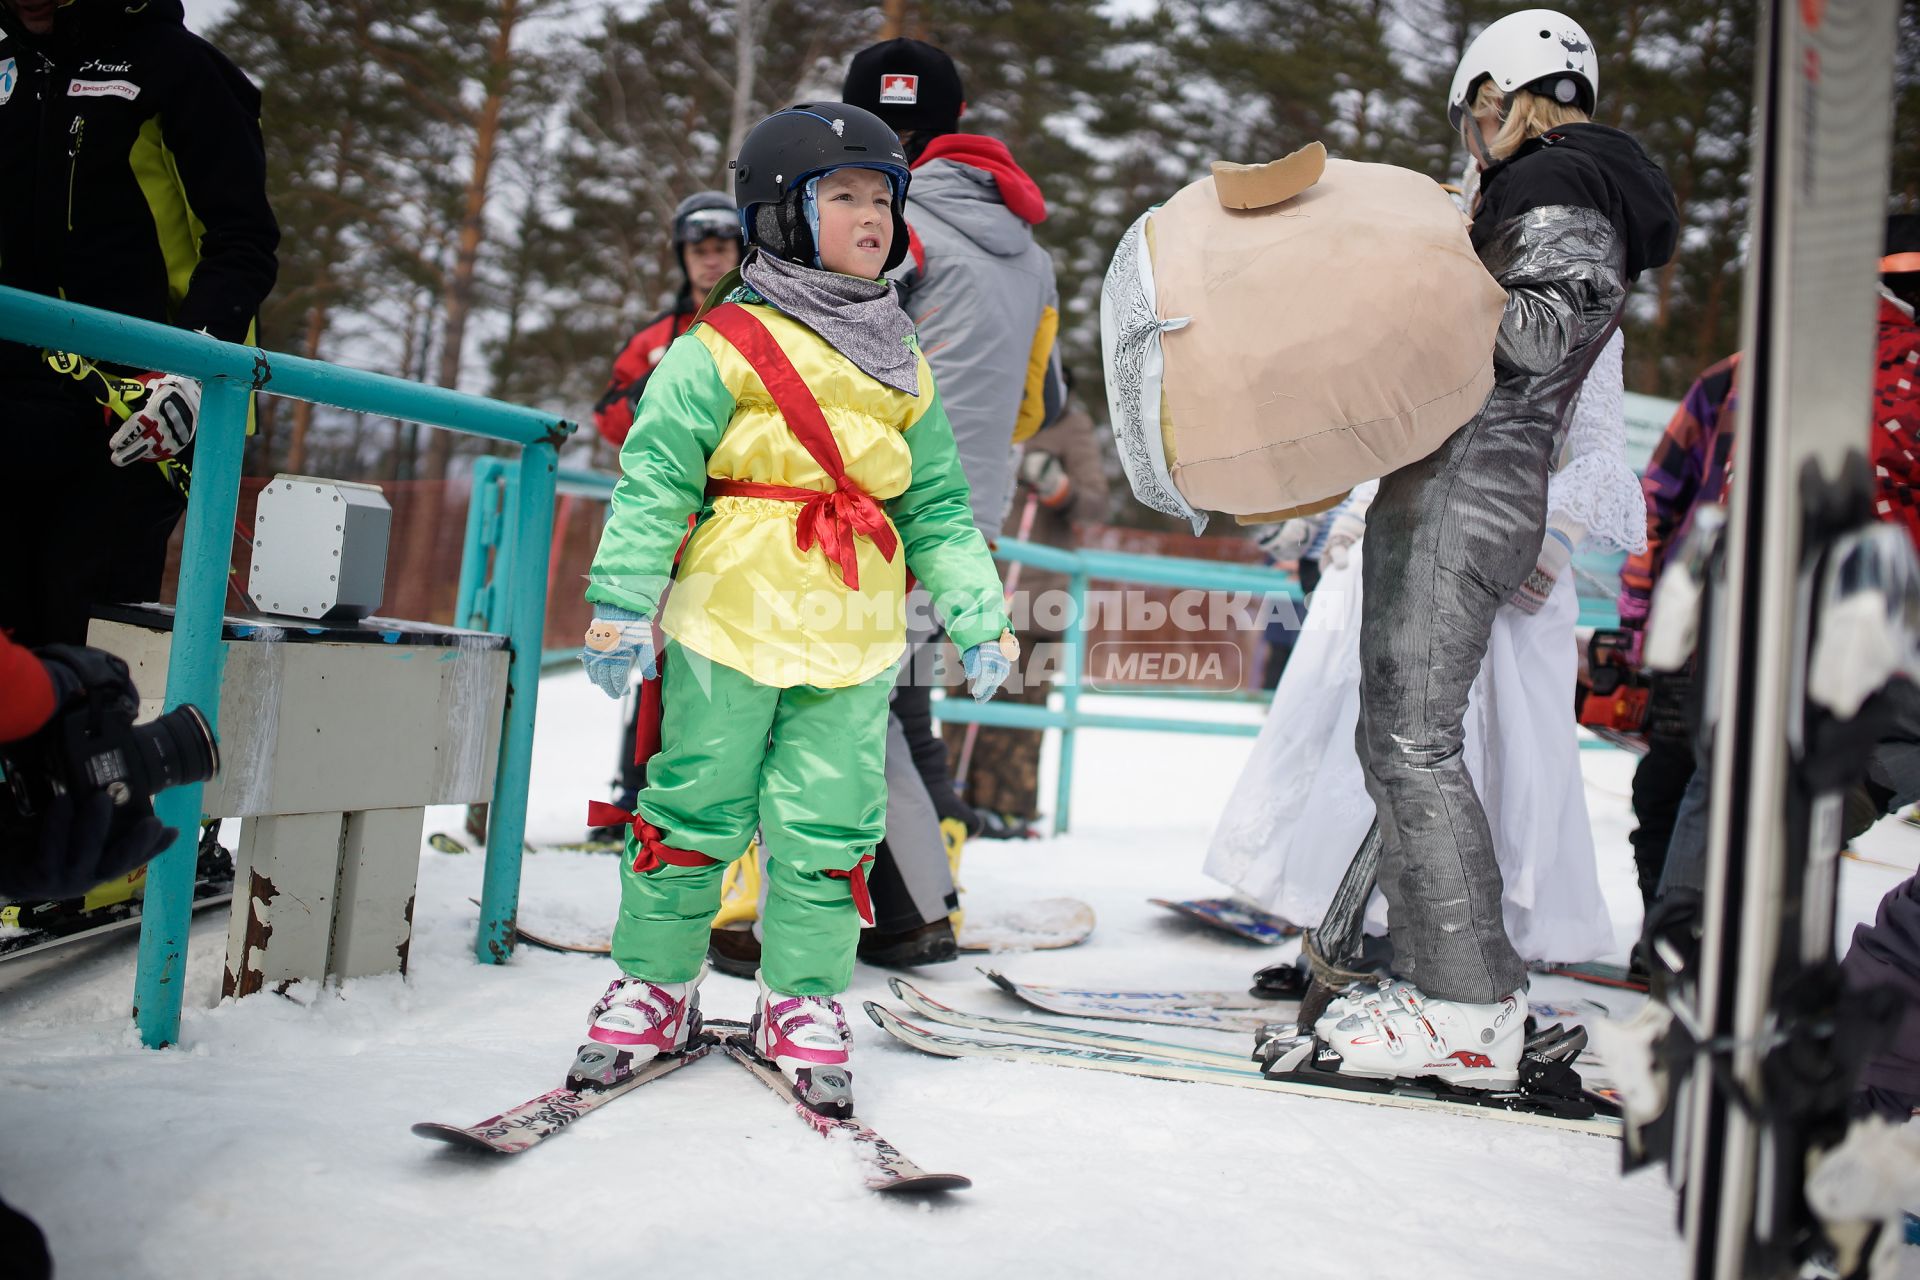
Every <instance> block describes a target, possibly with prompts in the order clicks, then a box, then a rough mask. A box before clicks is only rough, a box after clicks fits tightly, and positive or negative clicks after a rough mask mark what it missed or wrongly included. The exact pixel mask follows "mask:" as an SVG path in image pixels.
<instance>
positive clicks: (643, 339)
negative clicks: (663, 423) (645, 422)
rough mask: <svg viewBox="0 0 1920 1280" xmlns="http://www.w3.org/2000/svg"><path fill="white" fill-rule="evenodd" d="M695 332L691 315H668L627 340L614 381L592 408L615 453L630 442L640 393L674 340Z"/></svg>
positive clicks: (617, 359)
mask: <svg viewBox="0 0 1920 1280" xmlns="http://www.w3.org/2000/svg"><path fill="white" fill-rule="evenodd" d="M691 328H693V312H692V311H669V312H668V313H667V314H665V315H663V316H661V317H660V318H659V319H657V320H655V321H654V322H653V323H652V324H649V325H648V326H647V327H646V328H644V329H642V330H641V331H640V332H638V333H636V334H634V335H633V337H632V338H630V339H628V340H627V345H626V346H625V347H624V348H622V349H621V352H620V354H619V355H618V356H616V357H614V361H613V377H612V378H610V379H609V380H608V381H607V389H606V390H605V391H604V392H602V393H601V395H600V400H599V403H597V404H595V405H594V406H593V425H594V426H596V427H598V428H599V429H600V434H601V435H602V436H604V437H606V440H607V443H608V444H611V445H612V446H613V447H614V448H615V449H618V448H619V447H620V446H621V445H623V444H625V443H626V442H627V432H629V431H631V430H632V429H633V414H634V410H635V408H636V407H637V406H638V405H639V403H640V392H641V391H642V389H644V388H645V387H646V385H647V378H648V376H649V375H650V374H652V373H653V367H654V366H655V365H657V364H659V363H660V357H662V356H664V355H666V354H667V348H668V347H669V346H671V345H673V340H674V339H675V338H677V337H679V336H680V335H681V334H683V333H685V332H686V331H687V330H689V329H691Z"/></svg>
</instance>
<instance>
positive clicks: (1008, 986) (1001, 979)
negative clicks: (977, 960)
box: [974, 966, 1019, 995]
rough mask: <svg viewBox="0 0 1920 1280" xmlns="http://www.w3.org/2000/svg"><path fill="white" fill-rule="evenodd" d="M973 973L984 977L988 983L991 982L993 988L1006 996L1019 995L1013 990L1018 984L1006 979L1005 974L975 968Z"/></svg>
mask: <svg viewBox="0 0 1920 1280" xmlns="http://www.w3.org/2000/svg"><path fill="white" fill-rule="evenodd" d="M974 971H975V972H976V973H978V974H980V975H981V976H982V977H984V978H985V979H986V980H987V981H988V982H991V983H992V984H993V985H994V986H996V987H998V988H1000V989H1001V990H1002V991H1004V992H1006V993H1007V994H1008V995H1017V994H1019V993H1018V992H1017V991H1016V990H1015V988H1016V987H1018V986H1019V984H1018V983H1016V982H1015V981H1014V980H1013V979H1011V978H1009V977H1007V975H1006V974H1004V973H1001V972H1000V971H999V970H998V969H981V968H978V967H977V966H976V967H975V970H974Z"/></svg>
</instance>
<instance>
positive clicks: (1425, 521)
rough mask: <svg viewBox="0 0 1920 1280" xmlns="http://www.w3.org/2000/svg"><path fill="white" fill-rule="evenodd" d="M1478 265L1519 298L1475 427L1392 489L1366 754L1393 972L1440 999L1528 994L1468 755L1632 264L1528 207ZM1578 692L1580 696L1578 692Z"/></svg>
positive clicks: (1365, 635)
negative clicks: (1566, 435) (1477, 681)
mask: <svg viewBox="0 0 1920 1280" xmlns="http://www.w3.org/2000/svg"><path fill="white" fill-rule="evenodd" d="M1480 258H1481V261H1482V262H1483V263H1484V264H1485V265H1486V268H1487V270H1488V271H1489V272H1490V273H1491V274H1492V275H1493V278H1494V279H1495V280H1497V281H1499V283H1500V285H1501V286H1502V287H1503V288H1505V289H1506V290H1507V294H1508V298H1507V309H1506V314H1505V315H1504V317H1503V318H1502V319H1501V323H1500V331H1499V336H1498V338H1497V340H1496V343H1495V349H1494V361H1495V384H1494V389H1493V393H1492V395H1490V396H1489V397H1488V399H1487V404H1486V407H1485V408H1483V409H1482V410H1481V411H1480V414H1479V416H1477V417H1476V418H1474V419H1473V421H1471V422H1469V423H1468V424H1467V425H1466V426H1464V427H1462V428H1460V430H1459V431H1457V432H1455V433H1454V435H1453V436H1452V437H1451V438H1449V439H1448V440H1447V442H1446V443H1445V444H1443V445H1441V446H1440V448H1439V449H1438V450H1436V451H1435V452H1434V453H1433V454H1432V455H1431V456H1429V457H1427V458H1424V459H1422V460H1421V461H1419V462H1416V463H1414V464H1413V465H1411V466H1408V467H1403V468H1402V469H1401V470H1399V471H1396V472H1394V473H1393V474H1392V475H1389V476H1387V477H1386V478H1385V479H1384V480H1382V481H1381V483H1380V493H1379V496H1378V497H1377V498H1376V499H1375V500H1374V504H1373V509H1372V511H1371V512H1370V513H1369V515H1368V520H1367V542H1366V557H1365V560H1364V563H1363V567H1362V572H1363V574H1364V588H1365V589H1364V596H1363V599H1364V601H1365V604H1364V613H1363V620H1362V623H1361V632H1360V670H1361V675H1360V724H1359V729H1358V731H1357V735H1356V740H1357V745H1358V748H1359V752H1360V761H1361V765H1362V767H1363V769H1364V771H1365V774H1366V780H1367V790H1368V792H1369V793H1370V794H1371V795H1372V797H1373V801H1374V805H1375V807H1376V808H1377V809H1378V810H1379V815H1380V824H1381V832H1382V836H1383V845H1382V849H1381V859H1380V888H1381V890H1382V892H1384V893H1385V894H1386V898H1387V905H1388V907H1389V910H1390V913H1391V920H1392V927H1393V944H1394V968H1395V970H1396V972H1397V973H1398V974H1399V975H1400V976H1401V977H1403V978H1407V979H1409V980H1411V981H1413V982H1415V983H1417V984H1418V985H1419V986H1420V988H1421V990H1423V991H1424V992H1426V993H1427V994H1428V995H1429V996H1431V997H1434V998H1437V999H1445V1000H1460V1001H1472V1002H1481V1003H1485V1002H1491V1001H1495V1000H1499V999H1501V998H1502V997H1504V996H1507V995H1509V994H1511V993H1512V992H1514V991H1515V990H1517V989H1518V988H1519V987H1521V986H1522V985H1523V984H1524V983H1525V981H1526V967H1525V965H1524V964H1522V963H1521V960H1520V957H1519V955H1518V954H1517V953H1516V952H1515V951H1514V949H1513V944H1512V943H1511V942H1510V941H1509V940H1508V938H1507V933H1506V927H1505V925H1504V923H1503V921H1502V918H1501V910H1500V896H1501V880H1500V868H1499V865H1498V864H1497V863H1496V862H1495V861H1494V853H1493V839H1492V834H1491V832H1490V831H1489V829H1488V826H1487V816H1486V812H1485V811H1484V810H1483V809H1482V807H1481V804H1480V798H1479V796H1478V795H1476V794H1475V792H1474V789H1473V782H1472V779H1471V778H1469V777H1468V775H1467V767H1466V762H1465V760H1464V758H1463V756H1462V746H1463V742H1464V736H1465V734H1464V728H1463V724H1464V720H1465V717H1466V711H1467V692H1468V690H1469V689H1470V688H1471V687H1472V685H1473V681H1474V678H1475V676H1476V675H1478V673H1479V671H1480V663H1481V660H1482V659H1483V657H1484V656H1485V654H1486V651H1487V642H1488V637H1489V635H1490V634H1491V632H1492V628H1493V616H1494V613H1495V612H1496V611H1497V610H1498V609H1499V608H1500V606H1501V605H1502V604H1503V603H1505V601H1506V599H1507V597H1508V596H1509V595H1511V594H1512V593H1513V591H1514V590H1515V588H1517V587H1518V586H1519V585H1520V584H1521V583H1522V582H1523V581H1524V580H1525V579H1526V577H1527V575H1528V574H1529V573H1531V572H1532V571H1533V567H1534V564H1535V562H1536V559H1537V557H1538V556H1539V554H1540V544H1541V540H1542V538H1543V536H1544V533H1545V529H1546V519H1547V477H1548V474H1549V472H1550V470H1551V467H1552V462H1553V458H1554V455H1555V453H1556V451H1557V449H1558V447H1559V444H1560V439H1561V435H1562V432H1563V430H1564V424H1565V423H1566V421H1567V417H1568V411H1569V409H1570V407H1571V405H1572V402H1573V397H1574V395H1575V393H1576V392H1577V391H1578V390H1579V387H1580V384H1581V382H1582V381H1583V380H1584V379H1585V378H1586V374H1587V369H1588V367H1589V366H1590V365H1591V364H1592V362H1593V360H1594V358H1595V357H1596V356H1598V355H1599V352H1600V348H1601V347H1602V346H1603V345H1604V344H1605V342H1606V340H1607V338H1608V337H1609V336H1610V335H1611V333H1612V330H1613V328H1614V327H1615V325H1616V324H1617V323H1618V321H1619V315H1620V308H1621V305H1622V303H1623V302H1624V300H1625V298H1626V292H1627V286H1628V283H1629V281H1628V277H1627V267H1626V250H1625V247H1624V245H1623V243H1622V241H1621V238H1620V235H1619V233H1618V232H1617V231H1616V229H1615V227H1614V225H1613V223H1612V222H1610V221H1609V220H1608V219H1607V217H1606V216H1605V215H1603V214H1601V213H1598V212H1596V211H1594V210H1592V209H1587V208H1578V207H1571V206H1565V205H1554V206H1547V207H1542V208H1536V209H1531V210H1529V211H1527V212H1525V213H1523V214H1521V215H1519V216H1517V217H1513V218H1511V219H1509V220H1508V221H1507V222H1506V223H1504V224H1502V225H1500V226H1498V227H1496V228H1495V229H1494V231H1493V234H1492V235H1491V237H1490V238H1489V239H1488V240H1487V241H1486V242H1485V243H1484V244H1483V245H1482V246H1481V249H1480ZM1571 692H1572V691H1571V690H1569V695H1571Z"/></svg>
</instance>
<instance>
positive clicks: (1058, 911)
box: [467, 898, 1094, 956]
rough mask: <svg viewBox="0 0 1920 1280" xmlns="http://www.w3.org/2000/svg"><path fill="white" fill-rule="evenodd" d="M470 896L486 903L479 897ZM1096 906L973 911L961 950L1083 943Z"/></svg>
mask: <svg viewBox="0 0 1920 1280" xmlns="http://www.w3.org/2000/svg"><path fill="white" fill-rule="evenodd" d="M467 901H469V902H471V903H473V905H474V906H476V907H477V906H479V905H480V900H479V899H478V898H469V899H467ZM1093 924H1094V917H1093V908H1092V907H1090V906H1088V905H1087V904H1086V903H1084V902H1082V901H1080V900H1079V899H1078V898H1041V899H1038V900H1036V901H1034V902H1030V903H1027V904H1025V905H1023V906H1019V907H1015V908H1013V909H1012V910H1011V911H1006V912H997V913H982V914H981V915H979V916H976V915H975V914H974V913H972V912H968V914H967V917H966V920H965V923H964V925H963V927H962V928H961V931H960V950H961V951H963V952H967V953H970V954H974V955H980V954H993V953H997V952H1004V951H1054V950H1058V949H1060V948H1063V947H1073V946H1078V945H1079V944H1080V943H1082V942H1085V941H1086V940H1087V938H1088V937H1089V936H1091V935H1092V933H1093ZM513 931H514V934H515V935H516V936H517V937H518V938H519V939H520V941H522V942H525V943H527V944H529V945H530V946H535V947H539V948H541V949H542V950H546V951H558V952H562V953H564V954H569V955H589V956H605V955H612V954H613V942H612V940H611V939H610V938H605V937H592V936H568V935H567V934H566V933H565V932H564V931H562V930H560V929H558V928H544V927H541V926H539V925H538V924H536V925H534V926H533V927H528V926H526V925H523V924H520V923H518V922H517V921H516V923H515V924H514V930H513Z"/></svg>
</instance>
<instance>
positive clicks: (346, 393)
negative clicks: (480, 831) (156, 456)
mask: <svg viewBox="0 0 1920 1280" xmlns="http://www.w3.org/2000/svg"><path fill="white" fill-rule="evenodd" d="M0 339H7V340H11V341H14V342H22V343H26V344H28V345H29V346H34V347H43V348H47V349H49V350H55V351H71V352H77V353H79V354H80V355H83V356H87V357H88V358H90V359H94V360H105V361H110V362H112V363H115V364H122V365H127V366H129V367H132V368H138V369H158V370H165V371H166V372H169V373H179V374H184V375H186V376H188V377H190V378H196V379H198V380H199V381H200V382H201V383H202V384H203V386H204V388H205V394H204V397H203V399H202V401H201V406H200V423H199V429H198V432H197V434H196V438H195V444H194V459H193V499H192V501H191V502H190V503H189V504H188V507H187V515H186V539H185V545H184V547H183V549H182V552H181V557H180V581H179V586H178V588H177V591H176V595H175V603H174V630H173V640H172V648H171V656H170V664H169V667H168V674H167V691H166V706H167V708H168V709H169V710H171V709H172V708H174V707H178V706H180V705H182V704H183V703H189V702H191V703H193V704H195V705H196V706H198V707H199V708H200V709H201V711H202V712H204V713H205V715H206V717H207V719H208V722H209V723H211V724H212V725H213V726H214V729H215V732H216V733H218V731H219V724H220V719H219V712H220V669H221V663H222V661H223V658H224V651H223V648H222V645H221V643H220V631H221V622H222V618H223V617H224V613H225V609H224V605H225V597H226V591H227V573H228V565H229V563H230V562H231V558H232V546H233V528H234V516H235V512H236V509H237V507H238V505H239V493H240V466H241V456H242V453H243V452H244V449H245V446H246V434H247V406H248V397H249V395H250V394H251V393H253V392H256V391H259V392H265V393H267V394H270V395H276V396H283V397H286V398H288V399H294V400H309V401H313V402H315V403H319V404H330V405H337V406H339V407H340V408H342V409H346V410H349V411H351V412H356V413H366V414H371V415H373V416H375V417H381V418H398V419H401V420H403V421H409V422H419V423H423V424H425V425H427V426H430V427H439V428H443V429H446V430H450V431H460V432H464V433H466V434H468V435H476V436H484V437H486V438H488V439H491V440H500V441H504V442H506V443H508V444H512V445H516V446H518V447H519V449H520V456H519V459H518V460H517V461H516V462H513V463H508V462H504V461H502V460H500V459H488V461H489V462H491V463H494V464H496V465H498V466H500V467H503V468H505V469H506V471H507V472H508V474H509V475H510V476H511V478H512V483H511V484H510V486H509V496H508V497H507V500H506V501H505V502H504V503H503V504H500V505H498V506H496V507H495V508H494V509H493V511H492V517H491V518H494V519H496V520H497V521H498V527H497V528H496V530H495V533H496V538H495V545H497V546H499V547H500V548H501V552H502V554H503V555H504V556H505V557H506V565H505V569H506V572H507V573H508V574H519V575H524V576H525V578H526V579H527V580H528V581H529V582H533V583H538V584H541V585H542V586H544V584H545V582H546V578H547V558H548V554H549V544H548V539H549V537H550V536H551V533H552V527H553V510H554V493H555V484H556V477H557V474H558V470H559V455H558V447H559V444H560V442H561V441H562V440H564V439H565V438H566V437H567V435H568V434H569V433H570V432H572V431H573V430H574V424H573V423H571V422H567V421H565V420H562V419H558V418H555V417H554V416H553V415H552V414H548V413H542V412H540V411H538V410H535V409H529V408H523V407H521V406H518V405H510V404H502V403H500V402H498V401H494V400H486V399H483V398H481V397H479V396H471V395H465V394H463V393H461V392H458V391H449V390H447V389H445V388H442V387H429V386H422V385H420V384H418V383H413V382H407V381H405V380H403V379H400V378H391V377H387V376H385V375H382V374H377V373H367V372H364V371H362V370H358V369H348V368H343V367H341V366H338V365H331V364H327V363H325V362H324V361H319V360H307V359H302V358H301V357H298V356H289V355H283V354H280V353H277V352H269V351H263V350H260V349H258V348H256V347H244V346H240V345H238V344H235V343H227V342H220V341H217V340H216V339H213V338H209V337H207V336H205V335H203V334H198V333H189V332H187V331H186V330H183V329H174V328H170V327H168V326H166V325H160V324H153V323H150V322H148V321H144V320H134V319H131V318H129V317H126V316H121V315H115V314H113V313H112V312H108V311H99V310H96V309H94V308H92V307H82V306H77V305H75V304H73V303H68V302H61V301H58V300H55V299H52V298H44V297H41V296H39V295H37V294H31V293H23V292H21V291H19V290H17V289H8V288H0ZM473 505H474V506H475V507H476V508H477V507H479V506H480V505H481V504H480V503H479V502H478V501H476V502H475V503H474V504H473ZM467 568H468V567H467V566H463V568H462V575H461V577H462V585H463V586H464V585H465V581H466V577H467ZM499 570H500V566H496V575H498V573H499ZM496 580H497V581H501V582H506V581H510V580H511V578H510V577H508V576H496ZM545 611H546V593H545V591H544V590H532V591H516V592H512V593H510V594H509V596H508V598H507V599H505V600H503V601H501V607H500V611H499V612H496V613H494V614H491V615H489V621H490V622H493V623H498V622H501V621H504V622H505V624H506V625H505V628H504V629H505V631H506V634H507V636H508V639H509V641H510V643H511V646H512V657H511V660H510V665H509V667H508V674H507V710H506V723H505V725H504V727H503V731H502V733H501V738H500V758H499V767H498V773H497V776H496V779H495V782H494V792H493V805H492V812H491V817H490V821H489V823H488V829H487V857H486V878H485V885H484V888H483V889H482V891H481V907H480V928H479V933H478V936H477V937H476V938H475V941H474V954H475V955H476V956H477V957H478V958H479V959H480V960H481V961H482V962H485V963H489V964H500V963H503V962H505V961H506V960H507V959H508V957H509V956H511V954H512V952H513V942H514V931H513V928H514V915H515V912H516V908H517V905H518V902H519V897H520V852H521V841H522V838H523V837H524V835H525V831H526V819H527V778H528V770H529V767H530V765H531V762H532V758H533V717H534V708H535V704H536V702H537V699H538V696H539V685H540V642H541V633H542V630H543V628H544V624H545ZM462 616H463V618H464V616H465V615H464V614H463V615H462ZM488 629H489V630H500V629H501V628H500V627H499V626H497V625H495V626H489V628H488ZM200 798H201V787H200V786H199V785H198V784H196V785H193V786H185V787H175V788H173V789H171V790H169V791H163V792H161V793H160V795H159V796H157V797H156V798H155V801H154V810H155V812H156V813H157V814H158V815H159V817H160V819H161V821H162V822H164V823H166V824H167V825H168V826H170V827H176V828H178V829H179V830H180V832H181V833H182V834H181V836H180V838H179V839H177V840H175V841H174V843H173V844H172V845H171V846H170V847H169V848H168V849H167V850H166V852H164V853H162V854H161V855H160V856H159V857H158V858H156V859H155V860H154V861H153V863H152V865H151V866H150V867H149V868H148V870H147V889H146V901H145V906H144V909H143V911H142V913H141V921H140V954H139V961H138V967H137V969H136V972H135V977H134V1019H135V1021H136V1023H137V1024H138V1026H139V1030H140V1038H141V1041H142V1042H143V1043H145V1044H147V1045H150V1046H155V1047H157V1046H160V1045H165V1044H171V1043H172V1042H173V1041H174V1040H175V1039H177V1038H178V1036H179V1030H180V1008H181V998H182V986H183V983H184V980H185V977H186V961H187V925H188V920H189V916H190V913H191V910H192V905H193V872H194V853H195V848H194V846H195V843H196V841H195V833H196V832H197V831H198V830H199V825H200Z"/></svg>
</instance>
